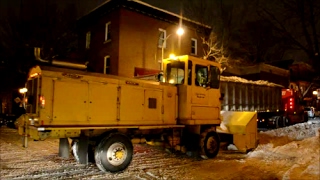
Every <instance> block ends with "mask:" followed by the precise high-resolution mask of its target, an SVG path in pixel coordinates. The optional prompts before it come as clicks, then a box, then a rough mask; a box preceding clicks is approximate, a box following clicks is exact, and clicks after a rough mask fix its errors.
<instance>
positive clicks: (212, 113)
mask: <svg viewBox="0 0 320 180" xmlns="http://www.w3.org/2000/svg"><path fill="white" fill-rule="evenodd" d="M163 65H164V68H163V69H164V74H163V79H162V81H163V82H164V83H169V84H174V85H176V86H177V87H178V95H179V101H178V123H179V124H184V125H199V124H220V122H221V117H220V110H221V109H220V108H221V106H220V101H219V98H220V89H219V85H220V64H218V63H216V62H212V61H207V60H203V59H199V58H196V57H193V56H188V55H184V56H176V57H171V58H168V59H164V62H163Z"/></svg>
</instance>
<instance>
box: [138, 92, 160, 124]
mask: <svg viewBox="0 0 320 180" xmlns="http://www.w3.org/2000/svg"><path fill="white" fill-rule="evenodd" d="M162 94H163V91H161V90H152V89H146V90H145V95H144V99H145V100H144V113H143V119H144V120H145V121H146V123H147V122H148V121H149V122H150V121H157V122H158V123H157V124H162V123H163V121H162V113H161V111H162V108H163V107H162V105H163V104H162ZM149 98H154V99H156V107H155V108H150V107H149Z"/></svg>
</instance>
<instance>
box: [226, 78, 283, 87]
mask: <svg viewBox="0 0 320 180" xmlns="http://www.w3.org/2000/svg"><path fill="white" fill-rule="evenodd" d="M220 80H221V81H227V82H241V83H246V84H255V85H265V86H273V87H274V86H278V87H283V86H282V85H279V84H275V83H271V82H269V81H263V80H258V81H252V80H247V79H244V78H241V77H237V76H220Z"/></svg>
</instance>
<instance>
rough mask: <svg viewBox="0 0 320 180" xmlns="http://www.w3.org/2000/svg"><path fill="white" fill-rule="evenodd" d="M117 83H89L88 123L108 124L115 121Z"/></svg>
mask: <svg viewBox="0 0 320 180" xmlns="http://www.w3.org/2000/svg"><path fill="white" fill-rule="evenodd" d="M117 88H118V85H117V84H103V83H92V82H90V84H89V108H88V109H89V117H88V118H89V120H90V124H100V125H110V124H116V123H117V97H118V95H117V93H118V90H117Z"/></svg>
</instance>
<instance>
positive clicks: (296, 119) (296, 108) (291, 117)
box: [282, 89, 308, 124]
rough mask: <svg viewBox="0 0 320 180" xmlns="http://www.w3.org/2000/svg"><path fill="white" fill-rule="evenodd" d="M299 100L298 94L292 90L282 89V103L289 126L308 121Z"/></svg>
mask: <svg viewBox="0 0 320 180" xmlns="http://www.w3.org/2000/svg"><path fill="white" fill-rule="evenodd" d="M300 99H301V98H300V97H299V93H298V92H295V91H294V90H293V89H282V102H283V105H284V111H285V116H286V117H287V118H288V123H289V124H295V123H301V122H306V121H308V114H307V113H306V112H305V111H304V105H303V103H302V102H301V100H300Z"/></svg>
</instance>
